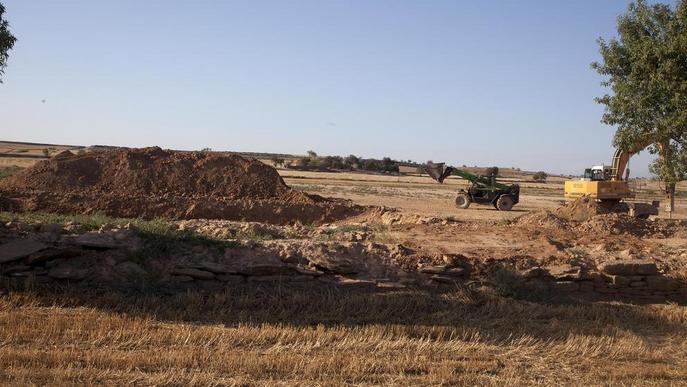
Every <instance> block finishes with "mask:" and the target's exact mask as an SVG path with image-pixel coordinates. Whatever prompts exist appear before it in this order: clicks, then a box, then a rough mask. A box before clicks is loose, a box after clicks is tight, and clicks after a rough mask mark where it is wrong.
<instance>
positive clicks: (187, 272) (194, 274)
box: [171, 267, 215, 280]
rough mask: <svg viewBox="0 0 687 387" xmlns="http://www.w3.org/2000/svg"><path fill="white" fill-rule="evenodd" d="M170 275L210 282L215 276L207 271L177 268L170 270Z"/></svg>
mask: <svg viewBox="0 0 687 387" xmlns="http://www.w3.org/2000/svg"><path fill="white" fill-rule="evenodd" d="M171 274H172V275H175V276H182V277H183V276H187V277H191V278H194V279H200V280H211V279H213V278H215V275H214V274H213V273H211V272H209V271H205V270H199V269H192V268H190V267H189V268H177V269H174V270H172V273H171Z"/></svg>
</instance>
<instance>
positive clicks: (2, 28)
mask: <svg viewBox="0 0 687 387" xmlns="http://www.w3.org/2000/svg"><path fill="white" fill-rule="evenodd" d="M4 15H5V6H4V5H2V4H0V83H2V76H3V75H4V74H5V67H6V66H7V59H9V57H10V56H9V53H8V52H9V51H10V50H11V49H12V47H14V42H16V41H17V38H15V37H14V35H12V33H11V32H10V29H9V27H10V24H9V22H8V21H7V20H6V19H5V17H4Z"/></svg>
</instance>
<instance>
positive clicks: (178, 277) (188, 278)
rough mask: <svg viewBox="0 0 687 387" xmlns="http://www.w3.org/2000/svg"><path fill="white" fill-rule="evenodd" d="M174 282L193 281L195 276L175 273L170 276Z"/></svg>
mask: <svg viewBox="0 0 687 387" xmlns="http://www.w3.org/2000/svg"><path fill="white" fill-rule="evenodd" d="M169 279H170V280H171V281H172V282H192V281H193V277H191V276H187V275H173V276H171V277H170V278H169Z"/></svg>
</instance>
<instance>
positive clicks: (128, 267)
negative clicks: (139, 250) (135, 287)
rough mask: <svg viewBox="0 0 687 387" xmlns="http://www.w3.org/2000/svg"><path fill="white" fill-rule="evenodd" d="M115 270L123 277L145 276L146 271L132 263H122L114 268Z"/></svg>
mask: <svg viewBox="0 0 687 387" xmlns="http://www.w3.org/2000/svg"><path fill="white" fill-rule="evenodd" d="M115 270H116V271H117V272H118V273H120V274H123V275H125V276H131V277H140V276H143V275H145V274H146V271H145V270H144V269H143V268H142V267H141V266H140V265H138V264H137V263H134V262H130V261H127V262H122V263H120V264H118V265H117V266H115Z"/></svg>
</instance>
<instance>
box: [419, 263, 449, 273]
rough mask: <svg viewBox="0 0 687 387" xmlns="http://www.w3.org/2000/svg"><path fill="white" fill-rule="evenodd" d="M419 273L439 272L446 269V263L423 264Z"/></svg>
mask: <svg viewBox="0 0 687 387" xmlns="http://www.w3.org/2000/svg"><path fill="white" fill-rule="evenodd" d="M419 271H420V273H425V274H441V273H443V272H445V271H446V265H435V266H425V267H421V268H420V269H419Z"/></svg>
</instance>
